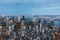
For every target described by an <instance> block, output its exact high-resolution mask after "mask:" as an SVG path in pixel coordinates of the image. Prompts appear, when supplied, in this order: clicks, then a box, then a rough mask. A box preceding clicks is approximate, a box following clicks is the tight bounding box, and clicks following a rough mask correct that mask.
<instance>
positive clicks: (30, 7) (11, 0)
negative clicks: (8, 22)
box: [0, 0, 60, 15]
mask: <svg viewBox="0 0 60 40" xmlns="http://www.w3.org/2000/svg"><path fill="white" fill-rule="evenodd" d="M0 14H4V15H60V0H0Z"/></svg>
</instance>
